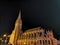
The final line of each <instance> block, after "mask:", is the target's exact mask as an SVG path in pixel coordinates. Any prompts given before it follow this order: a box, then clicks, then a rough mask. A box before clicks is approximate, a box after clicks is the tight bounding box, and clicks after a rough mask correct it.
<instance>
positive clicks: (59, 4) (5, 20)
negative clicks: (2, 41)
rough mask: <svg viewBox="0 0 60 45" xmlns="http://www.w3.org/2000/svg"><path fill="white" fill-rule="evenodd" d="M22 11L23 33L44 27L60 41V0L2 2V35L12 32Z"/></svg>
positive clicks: (0, 25) (0, 15)
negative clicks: (52, 32)
mask: <svg viewBox="0 0 60 45" xmlns="http://www.w3.org/2000/svg"><path fill="white" fill-rule="evenodd" d="M20 9H21V10H22V21H23V31H25V30H26V29H29V28H34V27H38V26H42V27H44V28H46V29H47V28H49V29H53V31H54V34H55V37H56V38H58V39H60V0H22V1H0V34H3V33H11V32H12V30H13V28H14V22H15V20H16V18H17V16H18V13H19V10H20Z"/></svg>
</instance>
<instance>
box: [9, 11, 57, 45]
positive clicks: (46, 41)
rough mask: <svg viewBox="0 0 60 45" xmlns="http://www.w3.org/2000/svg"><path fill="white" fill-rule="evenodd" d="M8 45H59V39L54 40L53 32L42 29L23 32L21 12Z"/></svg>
mask: <svg viewBox="0 0 60 45" xmlns="http://www.w3.org/2000/svg"><path fill="white" fill-rule="evenodd" d="M8 44H12V45H57V39H55V38H54V36H53V32H52V31H46V33H45V30H44V29H43V28H41V27H37V28H33V29H28V30H26V31H25V32H24V33H23V31H22V20H21V12H20V13H19V16H18V18H17V20H16V23H15V28H14V30H13V31H12V34H11V36H10V40H9V43H8Z"/></svg>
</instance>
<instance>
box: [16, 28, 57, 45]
mask: <svg viewBox="0 0 60 45" xmlns="http://www.w3.org/2000/svg"><path fill="white" fill-rule="evenodd" d="M17 43H18V45H57V40H56V39H55V38H54V37H53V32H52V31H47V32H46V33H45V31H44V29H43V28H40V27H37V28H33V29H29V30H27V31H25V32H24V33H23V34H22V35H21V37H20V38H19V39H18V41H17Z"/></svg>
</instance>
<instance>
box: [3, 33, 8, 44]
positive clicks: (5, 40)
mask: <svg viewBox="0 0 60 45" xmlns="http://www.w3.org/2000/svg"><path fill="white" fill-rule="evenodd" d="M3 38H5V39H4V43H5V45H6V43H7V34H4V35H3Z"/></svg>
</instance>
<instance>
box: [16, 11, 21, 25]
mask: <svg viewBox="0 0 60 45" xmlns="http://www.w3.org/2000/svg"><path fill="white" fill-rule="evenodd" d="M20 21H21V11H20V12H19V15H18V17H17V20H16V22H15V24H16V23H20Z"/></svg>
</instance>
